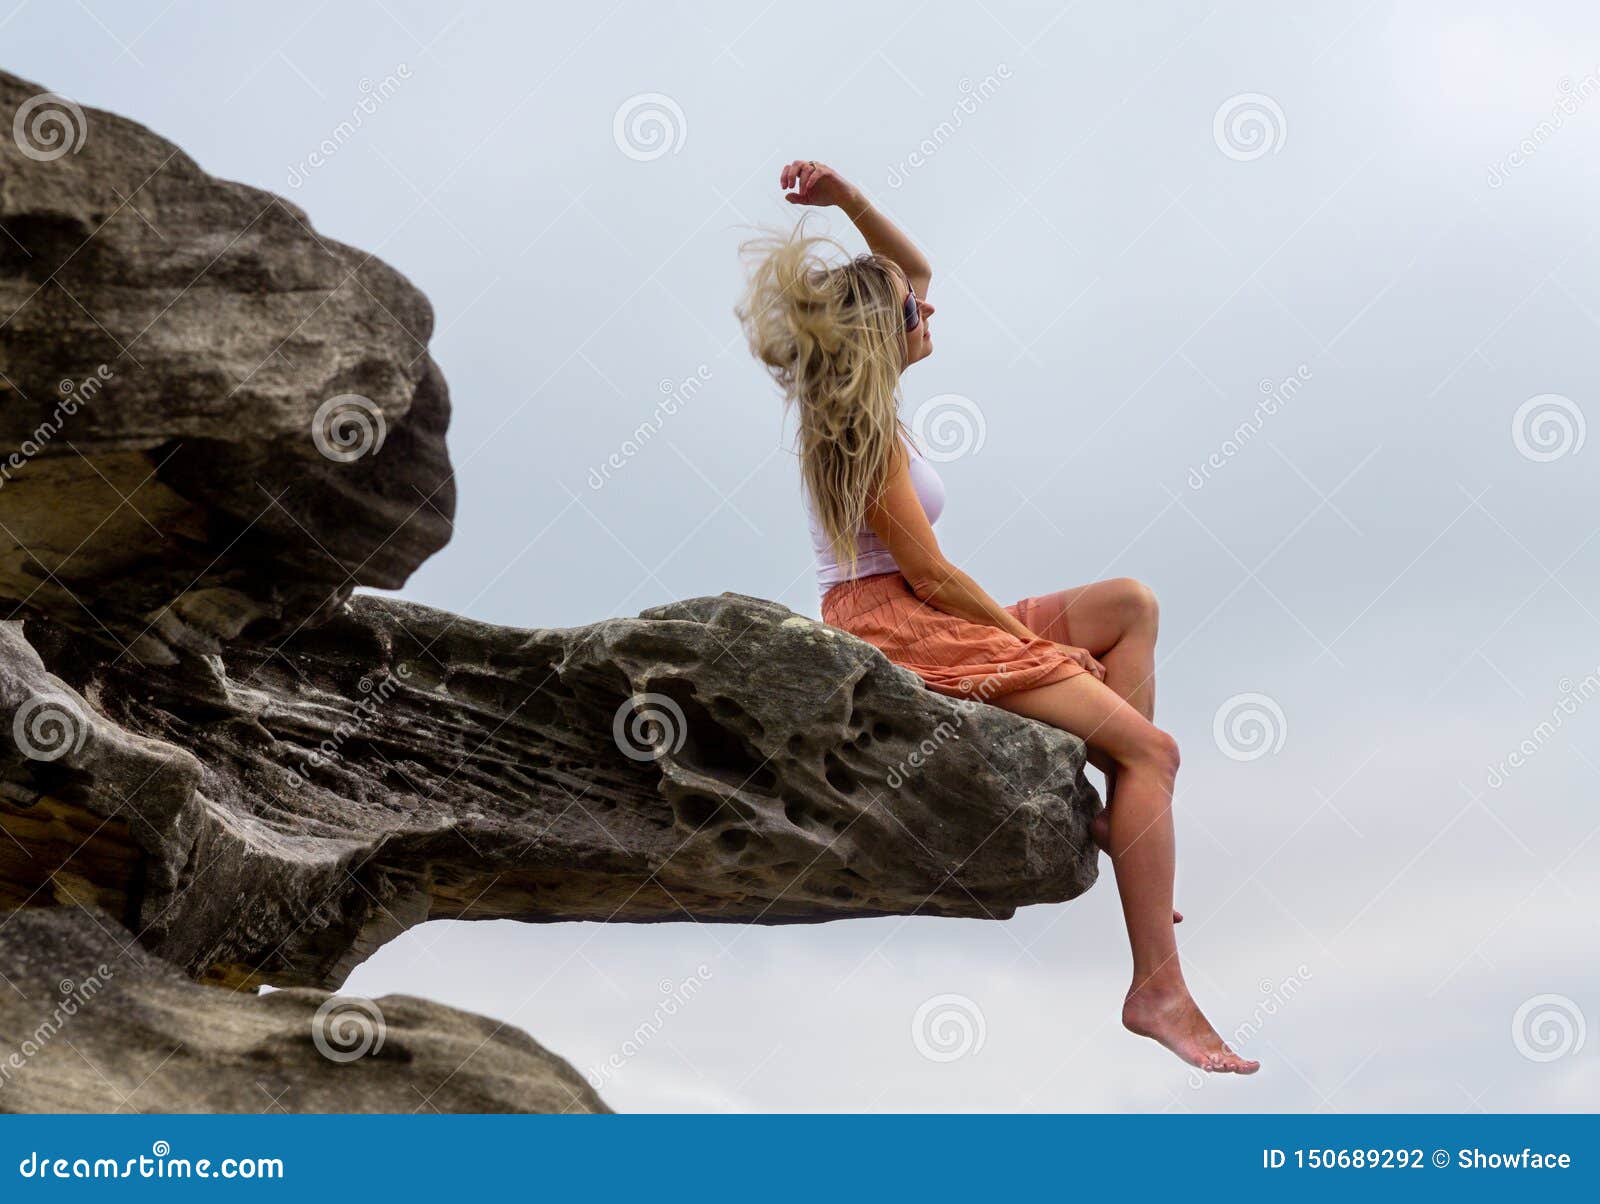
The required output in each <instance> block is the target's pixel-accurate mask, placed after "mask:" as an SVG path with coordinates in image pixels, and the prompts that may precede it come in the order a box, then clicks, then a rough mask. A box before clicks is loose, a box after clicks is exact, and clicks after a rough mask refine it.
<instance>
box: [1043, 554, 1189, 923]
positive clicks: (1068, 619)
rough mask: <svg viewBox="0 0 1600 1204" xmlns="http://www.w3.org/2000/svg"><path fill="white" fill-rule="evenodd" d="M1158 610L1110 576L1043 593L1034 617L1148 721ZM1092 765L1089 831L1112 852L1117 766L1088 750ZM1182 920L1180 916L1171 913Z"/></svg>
mask: <svg viewBox="0 0 1600 1204" xmlns="http://www.w3.org/2000/svg"><path fill="white" fill-rule="evenodd" d="M1160 614H1161V612H1160V609H1159V607H1158V606H1157V605H1156V596H1155V594H1154V593H1153V592H1152V591H1151V589H1150V587H1149V586H1147V585H1145V584H1143V583H1142V582H1139V581H1135V580H1134V579H1133V578H1131V577H1114V578H1112V579H1111V580H1109V581H1096V582H1095V583H1094V584H1093V585H1079V586H1075V587H1074V588H1072V589H1064V590H1060V591H1059V592H1057V593H1054V594H1050V595H1047V596H1046V597H1045V599H1044V600H1043V602H1042V604H1041V605H1040V606H1039V607H1038V609H1037V611H1036V612H1035V615H1034V621H1035V622H1036V623H1037V624H1038V625H1039V626H1038V627H1037V628H1036V630H1037V631H1038V633H1039V634H1040V635H1042V636H1044V637H1045V638H1046V639H1048V640H1055V641H1056V642H1057V643H1061V644H1071V645H1073V646H1074V647H1078V648H1087V649H1088V650H1089V652H1090V654H1091V655H1093V656H1094V658H1095V659H1096V660H1098V661H1099V662H1100V663H1101V664H1102V665H1104V666H1105V667H1106V681H1105V684H1106V685H1107V686H1109V687H1110V688H1111V689H1112V690H1113V691H1114V692H1115V693H1116V694H1118V695H1120V696H1121V697H1122V698H1124V699H1126V700H1127V702H1128V704H1129V705H1130V706H1132V707H1133V709H1134V710H1136V711H1138V712H1139V714H1141V715H1143V716H1144V717H1145V718H1146V719H1152V720H1153V719H1154V718H1155V710H1156V633H1157V630H1158V629H1159V626H1160ZM1089 761H1090V764H1092V765H1093V766H1094V767H1095V768H1096V769H1098V770H1099V771H1100V772H1101V773H1103V774H1104V775H1105V779H1106V809H1105V810H1104V811H1102V812H1101V813H1100V814H1099V815H1097V816H1095V819H1094V823H1093V825H1092V826H1091V827H1090V833H1091V835H1093V837H1094V841H1095V843H1096V844H1097V845H1099V846H1100V847H1101V849H1103V850H1105V852H1107V853H1110V852H1111V847H1110V844H1109V840H1110V823H1111V807H1112V802H1113V800H1114V799H1115V797H1116V789H1117V765H1116V762H1115V760H1113V759H1112V758H1111V757H1110V756H1107V755H1106V754H1104V753H1101V752H1100V751H1099V750H1096V749H1093V748H1091V749H1090V756H1089ZM1172 922H1173V923H1174V924H1179V923H1182V922H1183V913H1182V912H1179V911H1175V912H1173V913H1172Z"/></svg>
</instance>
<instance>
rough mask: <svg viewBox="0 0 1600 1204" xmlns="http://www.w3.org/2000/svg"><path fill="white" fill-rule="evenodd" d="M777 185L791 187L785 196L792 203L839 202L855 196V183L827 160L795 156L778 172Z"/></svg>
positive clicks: (822, 203)
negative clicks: (825, 161) (793, 159)
mask: <svg viewBox="0 0 1600 1204" xmlns="http://www.w3.org/2000/svg"><path fill="white" fill-rule="evenodd" d="M778 187H780V188H789V189H793V190H794V191H792V192H789V193H787V194H786V195H785V196H784V198H783V199H784V200H786V201H788V202H789V203H790V204H791V205H840V206H843V205H845V204H846V202H849V201H854V200H857V199H858V194H857V192H856V189H855V186H854V185H853V184H851V183H850V181H848V180H846V179H845V178H844V177H843V176H841V175H840V174H839V173H838V172H836V171H834V170H833V168H831V167H829V166H828V165H827V164H826V163H818V162H817V161H816V160H815V159H796V160H795V161H794V162H793V163H789V164H786V165H785V166H784V169H783V171H782V172H781V173H780V174H779V176H778Z"/></svg>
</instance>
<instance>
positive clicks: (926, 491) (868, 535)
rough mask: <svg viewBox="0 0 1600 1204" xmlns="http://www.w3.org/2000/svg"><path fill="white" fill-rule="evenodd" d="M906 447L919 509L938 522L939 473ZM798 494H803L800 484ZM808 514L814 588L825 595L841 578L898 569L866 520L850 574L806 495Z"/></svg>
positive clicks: (941, 497)
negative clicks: (840, 560) (813, 562)
mask: <svg viewBox="0 0 1600 1204" xmlns="http://www.w3.org/2000/svg"><path fill="white" fill-rule="evenodd" d="M905 446H906V450H907V451H909V452H910V453H911V464H910V472H911V484H912V487H913V488H914V489H915V490H916V491H917V499H918V500H919V501H920V502H921V503H922V508H923V510H924V511H926V512H927V515H928V521H929V522H930V523H933V522H937V521H938V520H939V515H940V514H941V513H943V511H944V482H943V481H942V480H940V478H939V474H938V473H937V472H935V471H934V468H933V465H932V464H929V463H928V461H927V460H926V459H925V458H924V457H923V455H922V453H921V452H920V451H918V450H917V448H916V445H915V444H913V443H910V442H906V444H905ZM801 493H803V494H804V493H806V490H805V489H804V487H803V486H802V488H801ZM806 511H807V517H808V518H809V519H810V522H811V547H812V550H813V551H814V552H815V553H816V558H817V590H818V593H819V594H825V593H827V592H828V590H829V589H831V588H832V587H833V586H835V585H838V584H839V583H840V582H841V581H850V580H854V578H855V577H870V576H872V575H873V574H875V573H893V572H898V571H899V565H897V564H895V561H894V556H893V554H892V553H891V552H890V551H889V549H888V548H887V547H885V546H884V543H883V541H882V540H881V539H879V538H878V537H877V535H876V534H875V533H874V532H873V530H872V528H871V527H869V526H868V525H867V524H866V523H865V522H863V523H862V524H861V529H860V530H859V531H858V532H857V533H856V555H857V560H856V571H855V574H854V576H852V575H851V574H850V573H849V572H848V571H847V566H846V565H844V564H841V563H839V562H838V561H837V560H835V559H834V555H833V551H832V549H830V548H829V547H828V537H827V534H826V533H825V532H824V531H823V529H822V525H821V523H819V522H818V521H817V512H816V508H815V507H814V506H812V504H811V498H810V495H809V494H807V495H806Z"/></svg>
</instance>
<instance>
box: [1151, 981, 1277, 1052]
mask: <svg viewBox="0 0 1600 1204" xmlns="http://www.w3.org/2000/svg"><path fill="white" fill-rule="evenodd" d="M1122 1024H1123V1027H1125V1028H1126V1029H1127V1030H1128V1031H1129V1032H1133V1033H1138V1034H1139V1036H1141V1037H1149V1038H1151V1039H1152V1040H1155V1041H1159V1042H1161V1044H1163V1045H1165V1046H1166V1047H1167V1048H1168V1049H1170V1050H1171V1051H1172V1052H1173V1053H1175V1054H1177V1055H1178V1056H1179V1057H1180V1058H1182V1059H1183V1060H1184V1061H1185V1062H1188V1063H1189V1064H1190V1065H1191V1066H1198V1067H1200V1069H1201V1070H1212V1071H1218V1072H1221V1073H1231V1074H1254V1073H1255V1072H1256V1071H1258V1070H1260V1069H1261V1063H1260V1062H1255V1061H1251V1060H1250V1059H1248V1058H1242V1057H1240V1056H1239V1055H1238V1054H1236V1053H1234V1052H1233V1050H1232V1049H1230V1048H1229V1047H1228V1043H1227V1042H1226V1041H1224V1040H1223V1039H1222V1038H1221V1037H1220V1036H1219V1035H1218V1034H1217V1030H1216V1029H1214V1028H1212V1027H1211V1024H1210V1022H1209V1021H1207V1020H1206V1018H1205V1016H1203V1015H1202V1014H1201V1012H1200V1007H1199V1005H1198V1004H1196V1003H1195V1001H1194V998H1193V997H1192V996H1191V995H1190V994H1189V992H1188V991H1187V990H1185V989H1184V988H1182V987H1179V989H1178V991H1177V992H1176V993H1175V994H1174V993H1162V992H1160V991H1158V990H1156V988H1154V987H1150V986H1146V987H1144V988H1142V989H1140V990H1136V991H1129V992H1128V997H1127V999H1126V1000H1125V1001H1124V1002H1123V1004H1122Z"/></svg>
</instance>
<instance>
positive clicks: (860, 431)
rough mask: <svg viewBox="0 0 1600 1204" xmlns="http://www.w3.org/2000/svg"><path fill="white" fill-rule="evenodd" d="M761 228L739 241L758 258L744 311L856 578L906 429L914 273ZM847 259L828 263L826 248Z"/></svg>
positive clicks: (835, 546) (804, 472) (814, 492)
mask: <svg viewBox="0 0 1600 1204" xmlns="http://www.w3.org/2000/svg"><path fill="white" fill-rule="evenodd" d="M804 226H805V222H804V220H803V219H802V221H801V222H800V224H799V225H797V226H796V227H795V229H794V232H793V233H792V234H783V233H781V232H776V231H763V233H762V234H761V235H760V236H759V237H756V238H753V239H751V240H749V241H748V242H745V243H743V244H741V246H740V248H739V250H740V252H741V253H742V254H743V255H744V256H745V258H746V261H747V263H748V265H749V277H748V282H747V285H746V289H745V294H744V297H743V299H742V300H741V301H740V303H739V305H738V306H737V308H735V310H734V313H735V314H736V315H737V316H738V318H739V321H740V323H741V324H742V325H743V327H744V331H745V336H746V337H747V338H748V339H749V342H750V350H751V351H752V352H753V353H754V354H755V356H756V358H757V359H759V360H760V361H761V362H762V363H763V364H765V365H766V366H767V370H768V371H769V372H770V373H771V374H772V378H773V379H774V380H775V381H777V383H778V385H779V387H780V388H782V390H783V393H784V399H785V401H786V402H787V403H790V404H793V405H795V406H796V407H797V408H798V410H799V417H800V421H799V428H800V438H799V445H800V475H801V479H802V481H803V482H804V485H805V489H806V492H807V494H808V495H809V496H810V498H811V504H812V506H813V508H814V509H815V511H816V514H817V519H818V523H819V525H820V526H821V527H822V529H823V531H825V532H826V533H827V537H828V543H829V546H830V547H831V548H832V550H833V553H834V556H835V558H836V559H838V560H840V561H841V562H843V563H847V564H848V565H849V572H850V573H851V574H854V572H855V570H856V564H857V561H858V559H859V557H858V552H857V547H856V533H857V532H858V531H859V530H860V529H861V526H862V523H863V522H864V521H865V517H866V511H867V507H868V505H869V504H870V503H871V501H872V499H873V498H874V497H875V496H876V493H877V491H878V490H879V489H880V488H881V487H882V485H883V481H884V479H885V476H886V474H887V472H888V469H889V466H890V464H891V457H892V456H893V455H894V454H895V452H896V450H897V446H898V443H899V439H900V436H901V435H905V436H906V437H907V438H909V437H910V433H909V432H908V431H907V430H906V427H905V423H904V422H902V421H901V419H900V413H899V400H900V372H901V369H902V368H903V367H904V366H905V355H906V350H905V324H904V321H903V319H902V317H901V308H900V307H901V293H900V287H899V282H900V281H902V280H903V279H904V278H905V277H904V273H903V272H901V270H900V268H899V266H898V265H897V264H895V262H894V261H893V260H891V259H886V258H884V257H883V256H880V255H859V256H856V257H855V258H853V259H852V258H848V254H849V253H848V252H847V251H846V250H845V248H844V247H843V246H842V245H841V244H840V243H839V242H837V241H836V240H834V239H832V238H827V237H824V236H813V235H808V234H806V232H805V229H804ZM828 250H837V251H838V252H840V253H841V254H843V255H845V256H846V258H845V260H844V261H843V262H830V261H829V259H828V258H827V256H826V255H825V252H826V251H828Z"/></svg>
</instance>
